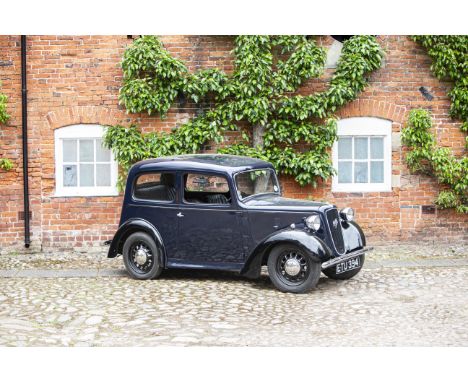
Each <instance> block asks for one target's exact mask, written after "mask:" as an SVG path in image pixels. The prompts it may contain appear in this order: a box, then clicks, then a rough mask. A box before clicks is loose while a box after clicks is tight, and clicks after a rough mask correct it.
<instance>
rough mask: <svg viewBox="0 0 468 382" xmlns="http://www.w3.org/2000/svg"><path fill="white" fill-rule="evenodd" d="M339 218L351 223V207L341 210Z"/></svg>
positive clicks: (352, 214) (352, 218) (352, 216)
mask: <svg viewBox="0 0 468 382" xmlns="http://www.w3.org/2000/svg"><path fill="white" fill-rule="evenodd" d="M340 216H341V218H342V219H343V220H346V221H348V222H352V221H353V220H354V210H353V209H352V208H351V207H346V208H343V209H342V210H341V211H340Z"/></svg>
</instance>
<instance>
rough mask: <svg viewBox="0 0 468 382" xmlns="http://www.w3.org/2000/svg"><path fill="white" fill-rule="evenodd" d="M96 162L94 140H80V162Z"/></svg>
mask: <svg viewBox="0 0 468 382" xmlns="http://www.w3.org/2000/svg"><path fill="white" fill-rule="evenodd" d="M93 161H94V141H93V140H92V139H80V162H93Z"/></svg>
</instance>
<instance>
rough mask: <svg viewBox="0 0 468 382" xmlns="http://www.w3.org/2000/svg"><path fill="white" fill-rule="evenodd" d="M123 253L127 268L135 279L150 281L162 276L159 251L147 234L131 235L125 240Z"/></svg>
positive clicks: (137, 233) (136, 233)
mask: <svg viewBox="0 0 468 382" xmlns="http://www.w3.org/2000/svg"><path fill="white" fill-rule="evenodd" d="M122 252H123V261H124V264H125V268H126V269H127V272H128V273H129V274H130V276H132V277H133V278H134V279H138V280H149V279H154V278H156V277H158V276H159V275H160V274H161V272H162V266H161V264H159V249H158V247H157V246H156V243H155V242H154V240H153V239H152V238H151V236H150V235H148V234H147V233H144V232H135V233H133V234H131V235H130V236H129V237H128V238H127V240H125V243H124V246H123V251H122Z"/></svg>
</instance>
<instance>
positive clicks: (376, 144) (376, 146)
mask: <svg viewBox="0 0 468 382" xmlns="http://www.w3.org/2000/svg"><path fill="white" fill-rule="evenodd" d="M370 150H371V159H383V138H380V137H379V138H371V141H370Z"/></svg>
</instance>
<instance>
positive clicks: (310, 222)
mask: <svg viewBox="0 0 468 382" xmlns="http://www.w3.org/2000/svg"><path fill="white" fill-rule="evenodd" d="M304 221H305V224H306V226H307V227H308V228H309V229H311V230H314V231H318V230H319V229H320V227H321V226H322V221H321V219H320V215H318V214H312V215H309V216H307V217H306V218H305V219H304Z"/></svg>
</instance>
